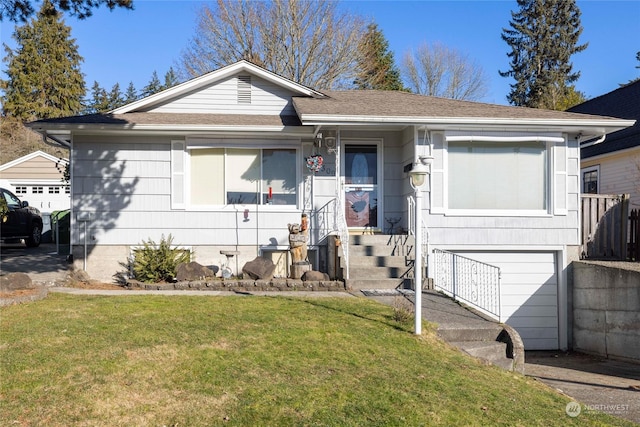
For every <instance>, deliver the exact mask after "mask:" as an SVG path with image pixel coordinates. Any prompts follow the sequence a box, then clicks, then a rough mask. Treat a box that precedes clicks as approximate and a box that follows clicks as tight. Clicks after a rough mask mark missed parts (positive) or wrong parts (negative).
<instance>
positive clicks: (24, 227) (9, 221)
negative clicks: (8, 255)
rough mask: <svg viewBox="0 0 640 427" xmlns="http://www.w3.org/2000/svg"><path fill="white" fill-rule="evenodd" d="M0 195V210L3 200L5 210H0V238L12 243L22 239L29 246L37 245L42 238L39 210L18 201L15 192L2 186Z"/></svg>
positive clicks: (2, 208) (2, 207)
mask: <svg viewBox="0 0 640 427" xmlns="http://www.w3.org/2000/svg"><path fill="white" fill-rule="evenodd" d="M0 197H1V198H2V199H0V211H4V209H5V204H4V203H3V201H4V202H6V212H0V221H1V222H2V227H1V229H0V240H2V241H4V242H7V243H14V242H19V241H20V240H21V239H24V243H25V244H26V245H27V246H29V247H36V246H39V245H40V240H41V239H42V216H41V215H40V211H39V210H38V209H36V208H34V207H31V206H29V203H28V202H26V201H24V202H22V201H20V199H18V197H16V195H15V194H13V193H12V192H11V191H9V190H6V189H4V188H0Z"/></svg>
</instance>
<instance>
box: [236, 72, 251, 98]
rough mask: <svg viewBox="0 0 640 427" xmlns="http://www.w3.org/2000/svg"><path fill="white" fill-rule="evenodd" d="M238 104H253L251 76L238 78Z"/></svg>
mask: <svg viewBox="0 0 640 427" xmlns="http://www.w3.org/2000/svg"><path fill="white" fill-rule="evenodd" d="M238 104H251V76H238Z"/></svg>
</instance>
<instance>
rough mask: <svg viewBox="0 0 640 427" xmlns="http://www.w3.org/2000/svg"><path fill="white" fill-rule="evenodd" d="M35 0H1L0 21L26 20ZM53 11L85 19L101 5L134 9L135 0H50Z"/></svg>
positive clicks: (32, 10) (31, 13)
mask: <svg viewBox="0 0 640 427" xmlns="http://www.w3.org/2000/svg"><path fill="white" fill-rule="evenodd" d="M33 3H35V1H33V0H1V1H0V21H2V20H3V19H4V18H5V17H6V18H9V20H11V21H23V22H24V21H26V20H27V19H28V18H29V17H31V15H33V12H35V10H34V9H33ZM49 3H50V4H51V11H52V13H57V11H60V12H69V14H70V15H71V16H75V17H77V18H78V19H84V18H87V17H89V16H91V15H92V13H93V11H92V10H93V9H94V8H97V7H100V6H101V5H105V6H107V7H108V8H109V9H111V10H113V9H115V8H116V7H124V8H127V9H133V0H49Z"/></svg>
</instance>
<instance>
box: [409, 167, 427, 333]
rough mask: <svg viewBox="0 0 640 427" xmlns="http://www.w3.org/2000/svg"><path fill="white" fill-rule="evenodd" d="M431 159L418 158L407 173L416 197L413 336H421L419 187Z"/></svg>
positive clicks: (420, 205)
mask: <svg viewBox="0 0 640 427" xmlns="http://www.w3.org/2000/svg"><path fill="white" fill-rule="evenodd" d="M431 160H432V158H429V157H420V158H419V159H418V161H417V162H416V163H415V164H414V165H413V169H411V171H410V172H409V177H410V178H411V187H412V188H413V190H414V192H415V197H416V206H415V209H416V212H415V215H414V218H415V236H414V237H415V245H416V246H415V262H414V264H413V277H414V282H415V283H414V288H415V317H416V318H415V321H416V323H415V334H416V335H421V334H422V267H423V266H422V191H421V190H420V187H422V186H423V185H424V181H425V179H426V177H427V175H428V174H429V166H428V165H429V164H431Z"/></svg>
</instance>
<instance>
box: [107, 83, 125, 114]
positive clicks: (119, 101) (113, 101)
mask: <svg viewBox="0 0 640 427" xmlns="http://www.w3.org/2000/svg"><path fill="white" fill-rule="evenodd" d="M107 99H108V100H109V111H111V110H113V109H116V108H118V107H122V106H123V105H124V98H123V97H122V91H121V90H120V83H116V84H114V85H113V87H112V88H111V91H110V92H109V95H108V97H107Z"/></svg>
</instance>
